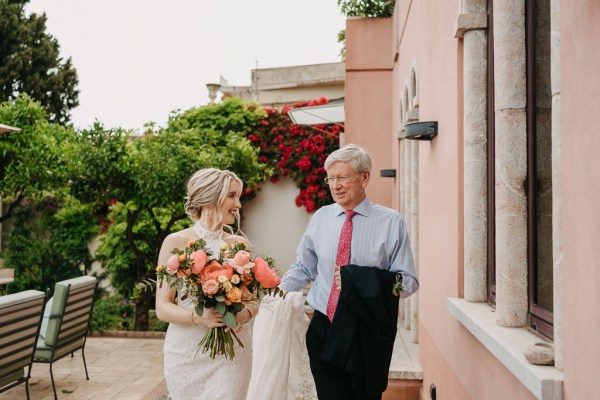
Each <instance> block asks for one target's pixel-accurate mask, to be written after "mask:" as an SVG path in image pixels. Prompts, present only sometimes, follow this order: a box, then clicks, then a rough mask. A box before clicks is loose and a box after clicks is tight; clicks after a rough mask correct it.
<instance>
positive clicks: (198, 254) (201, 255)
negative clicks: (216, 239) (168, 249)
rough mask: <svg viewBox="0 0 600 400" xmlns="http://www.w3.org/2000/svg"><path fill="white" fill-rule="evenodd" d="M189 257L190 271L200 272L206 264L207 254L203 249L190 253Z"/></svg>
mask: <svg viewBox="0 0 600 400" xmlns="http://www.w3.org/2000/svg"><path fill="white" fill-rule="evenodd" d="M190 258H191V259H192V273H193V274H200V273H201V272H202V269H203V268H204V266H205V265H206V260H207V259H208V255H207V254H206V253H205V252H204V251H202V250H198V251H195V252H193V253H192V254H190Z"/></svg>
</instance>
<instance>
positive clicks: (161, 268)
mask: <svg viewBox="0 0 600 400" xmlns="http://www.w3.org/2000/svg"><path fill="white" fill-rule="evenodd" d="M164 269H165V268H164V267H163V266H162V265H159V266H158V267H156V272H158V273H159V274H160V273H161V272H163V271H164Z"/></svg>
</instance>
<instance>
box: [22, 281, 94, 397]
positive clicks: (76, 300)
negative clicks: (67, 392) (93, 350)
mask: <svg viewBox="0 0 600 400" xmlns="http://www.w3.org/2000/svg"><path fill="white" fill-rule="evenodd" d="M97 287H98V280H97V279H96V278H94V277H93V276H80V277H78V278H73V279H68V280H66V281H62V282H57V283H56V286H55V288H54V296H53V297H52V298H51V299H50V300H48V303H47V304H46V308H45V310H44V319H43V321H42V327H41V330H40V334H39V337H38V341H37V348H36V351H35V356H34V360H33V361H34V362H39V363H48V364H50V379H51V380H52V390H53V391H54V398H55V399H58V396H57V395H56V385H55V384H54V375H53V374H52V364H53V363H54V362H55V361H58V360H60V359H61V358H63V357H65V356H66V355H69V354H71V356H72V355H73V353H74V352H75V351H77V350H80V349H81V356H82V358H83V367H84V369H85V378H86V379H87V380H89V379H90V377H89V375H88V371H87V365H86V363H85V341H86V339H87V333H88V325H89V321H90V316H91V314H92V307H93V304H94V294H95V293H96V289H97Z"/></svg>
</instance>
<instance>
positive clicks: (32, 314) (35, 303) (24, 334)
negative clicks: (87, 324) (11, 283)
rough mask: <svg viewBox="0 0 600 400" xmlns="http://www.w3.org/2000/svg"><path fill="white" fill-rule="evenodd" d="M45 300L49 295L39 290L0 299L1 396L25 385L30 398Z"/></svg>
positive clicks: (0, 297)
mask: <svg viewBox="0 0 600 400" xmlns="http://www.w3.org/2000/svg"><path fill="white" fill-rule="evenodd" d="M45 299H46V295H45V294H44V293H43V292H40V291H37V290H26V291H24V292H19V293H14V294H10V295H7V296H0V393H2V392H5V391H7V390H9V389H11V388H13V387H15V386H17V385H20V384H21V383H25V390H26V392H27V399H29V378H30V376H31V365H32V362H33V355H34V352H35V346H36V342H37V338H38V334H39V331H40V325H41V321H42V314H43V311H44V301H45ZM25 369H27V371H25Z"/></svg>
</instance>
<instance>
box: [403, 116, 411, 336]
mask: <svg viewBox="0 0 600 400" xmlns="http://www.w3.org/2000/svg"><path fill="white" fill-rule="evenodd" d="M407 122H410V121H407ZM403 142H404V149H403V152H402V158H401V160H402V184H403V186H404V196H403V198H402V200H403V201H402V203H403V204H404V206H403V207H402V209H403V213H402V215H403V216H404V220H405V221H406V226H407V228H408V227H410V141H409V140H407V139H404V140H403ZM411 310H412V303H411V300H410V297H409V298H408V299H405V300H404V329H407V330H410V329H412V324H411V322H412V317H411V316H412V311H411Z"/></svg>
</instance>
